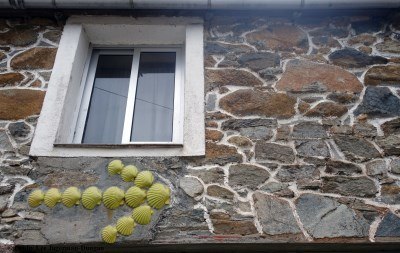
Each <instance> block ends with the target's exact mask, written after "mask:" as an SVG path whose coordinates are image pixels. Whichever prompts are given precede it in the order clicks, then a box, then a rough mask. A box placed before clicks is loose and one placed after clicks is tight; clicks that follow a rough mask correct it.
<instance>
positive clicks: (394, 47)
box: [376, 40, 400, 54]
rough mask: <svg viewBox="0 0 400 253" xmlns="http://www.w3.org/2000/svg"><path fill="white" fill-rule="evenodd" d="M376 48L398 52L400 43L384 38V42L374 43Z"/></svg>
mask: <svg viewBox="0 0 400 253" xmlns="http://www.w3.org/2000/svg"><path fill="white" fill-rule="evenodd" d="M376 49H378V51H381V52H387V53H394V54H399V53H400V43H399V42H398V41H395V40H385V41H384V42H381V43H378V44H376Z"/></svg>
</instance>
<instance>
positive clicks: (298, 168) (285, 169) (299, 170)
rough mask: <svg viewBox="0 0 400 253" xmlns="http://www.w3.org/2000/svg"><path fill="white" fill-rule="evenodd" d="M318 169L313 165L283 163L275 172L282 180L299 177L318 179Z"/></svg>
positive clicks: (289, 180) (294, 179)
mask: <svg viewBox="0 0 400 253" xmlns="http://www.w3.org/2000/svg"><path fill="white" fill-rule="evenodd" d="M319 175H320V172H319V170H318V169H317V168H316V167H315V166H314V165H283V166H282V167H281V169H280V170H279V171H278V173H277V174H276V178H277V179H279V180H280V181H282V182H292V181H297V180H299V179H306V178H308V179H311V178H312V179H318V178H319Z"/></svg>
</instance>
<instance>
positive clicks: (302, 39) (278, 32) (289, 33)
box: [246, 25, 308, 53]
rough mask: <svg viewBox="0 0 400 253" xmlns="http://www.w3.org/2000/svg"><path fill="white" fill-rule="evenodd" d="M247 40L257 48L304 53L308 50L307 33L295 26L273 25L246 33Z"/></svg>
mask: <svg viewBox="0 0 400 253" xmlns="http://www.w3.org/2000/svg"><path fill="white" fill-rule="evenodd" d="M246 38H247V41H248V42H249V43H250V44H253V45H254V46H255V47H256V48H257V49H259V50H274V51H278V50H279V51H289V52H293V51H296V52H299V53H305V52H307V50H308V38H307V35H306V34H305V33H304V32H303V31H302V30H301V29H299V28H297V27H296V26H290V25H273V26H270V27H268V28H266V29H264V30H261V31H256V32H252V33H249V34H247V35H246Z"/></svg>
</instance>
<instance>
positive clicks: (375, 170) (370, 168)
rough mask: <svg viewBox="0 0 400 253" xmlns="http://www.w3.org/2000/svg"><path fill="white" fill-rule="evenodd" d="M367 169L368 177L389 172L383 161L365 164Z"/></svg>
mask: <svg viewBox="0 0 400 253" xmlns="http://www.w3.org/2000/svg"><path fill="white" fill-rule="evenodd" d="M365 168H366V169H367V175H368V176H376V175H382V174H386V173H387V172H388V169H387V167H386V162H385V160H381V159H378V160H373V161H370V162H368V163H367V164H365Z"/></svg>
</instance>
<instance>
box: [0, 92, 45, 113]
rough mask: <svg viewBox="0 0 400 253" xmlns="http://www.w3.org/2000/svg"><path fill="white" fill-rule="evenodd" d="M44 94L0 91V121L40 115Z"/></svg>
mask: <svg viewBox="0 0 400 253" xmlns="http://www.w3.org/2000/svg"><path fill="white" fill-rule="evenodd" d="M44 95H45V92H44V91H40V90H28V89H8V90H1V91H0V120H18V119H23V118H26V117H28V116H31V115H36V114H39V113H40V110H41V109H42V103H43V99H44Z"/></svg>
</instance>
